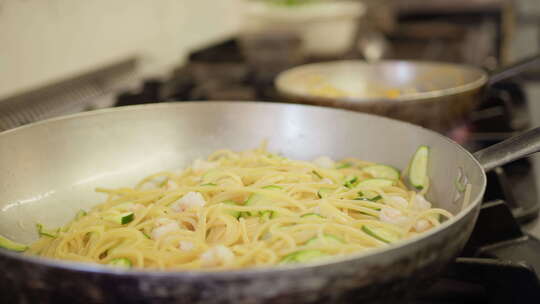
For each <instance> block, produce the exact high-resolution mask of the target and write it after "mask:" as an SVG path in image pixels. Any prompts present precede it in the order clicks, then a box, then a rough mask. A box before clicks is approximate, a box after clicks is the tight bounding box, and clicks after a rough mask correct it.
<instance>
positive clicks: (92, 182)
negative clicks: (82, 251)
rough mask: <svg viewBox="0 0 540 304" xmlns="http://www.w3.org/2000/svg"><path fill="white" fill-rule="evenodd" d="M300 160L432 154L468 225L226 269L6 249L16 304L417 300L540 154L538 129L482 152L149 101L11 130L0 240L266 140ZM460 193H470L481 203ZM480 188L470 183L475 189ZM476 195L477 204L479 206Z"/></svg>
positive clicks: (401, 129) (370, 123)
mask: <svg viewBox="0 0 540 304" xmlns="http://www.w3.org/2000/svg"><path fill="white" fill-rule="evenodd" d="M263 139H268V140H269V149H270V150H272V151H275V152H280V153H283V154H284V155H285V156H288V157H291V158H295V159H306V160H309V159H312V158H314V157H316V156H319V155H328V156H330V157H332V158H334V159H339V158H342V157H346V156H356V157H359V158H362V159H366V160H371V161H375V162H382V163H386V164H389V165H393V166H396V167H398V168H404V167H405V166H406V165H407V164H408V162H409V159H410V157H411V155H412V154H413V153H414V151H415V150H416V148H417V147H418V146H419V145H429V146H430V147H431V151H432V152H431V155H432V157H431V158H430V163H429V176H430V178H431V185H432V186H431V187H430V191H429V193H428V194H427V197H428V198H429V199H430V200H431V201H432V202H434V204H435V205H436V206H439V207H442V208H445V209H447V210H449V211H451V212H452V213H454V214H455V215H456V216H455V217H454V218H452V219H450V220H448V221H446V222H444V223H442V224H441V225H440V226H439V227H437V228H434V229H432V230H430V231H428V232H427V233H425V234H422V235H421V236H419V237H415V238H413V239H410V240H406V241H402V242H399V243H396V244H393V245H390V246H388V247H387V248H382V249H377V250H374V251H372V252H369V253H360V254H356V255H351V256H348V257H343V258H337V259H335V260H331V261H321V262H318V263H313V264H306V265H298V266H278V267H271V268H258V269H246V270H234V271H223V272H203V271H182V272H167V271H152V270H121V269H111V268H110V267H109V268H107V267H104V266H100V265H93V264H82V263H74V262H66V261H57V260H51V259H44V258H38V257H32V256H26V255H22V254H19V253H15V252H11V251H7V250H0V302H2V303H53V302H54V303H58V302H59V301H60V303H64V302H69V303H120V302H129V303H295V304H297V303H331V302H347V303H349V302H352V301H353V300H354V301H361V300H365V301H370V303H371V302H377V301H379V302H384V301H386V300H388V301H391V300H389V299H388V297H389V296H391V295H401V294H403V292H409V291H414V290H415V289H416V288H418V287H417V284H420V282H423V281H425V280H426V279H429V278H431V277H432V276H434V275H436V274H437V273H439V272H440V271H441V270H442V269H443V268H444V267H445V265H447V264H448V263H449V262H450V261H451V260H452V259H453V258H454V257H455V256H456V255H457V254H458V253H459V252H460V250H461V249H462V247H463V246H464V244H465V242H466V241H467V239H468V238H469V235H470V233H471V230H472V229H473V226H474V223H475V220H476V218H477V215H478V212H479V207H480V201H481V199H482V195H483V194H484V189H485V186H486V176H485V174H484V170H489V169H491V168H493V167H495V166H498V165H500V164H503V163H506V162H509V161H511V160H513V159H516V158H518V157H522V156H524V155H527V154H529V153H533V152H536V151H538V150H539V149H540V130H539V129H535V130H533V131H530V132H528V133H525V134H523V135H521V136H519V137H515V138H512V139H511V140H510V141H506V142H503V143H501V144H498V145H495V146H493V147H491V148H488V149H486V150H483V151H481V152H478V153H476V154H475V155H474V156H473V155H471V154H470V153H469V152H467V151H466V150H465V149H463V148H462V147H461V146H459V145H457V144H456V143H454V142H452V141H451V140H449V139H447V138H445V137H443V136H441V135H439V134H437V133H435V132H433V131H429V130H427V129H423V128H421V127H418V126H415V125H412V124H409V123H404V122H399V121H396V120H391V119H388V118H384V117H378V116H373V115H369V114H363V113H356V112H352V111H345V110H337V109H328V108H321V107H313V106H305V105H293V104H271V103H256V102H245V103H243V102H204V103H189V102H187V103H171V104H158V105H144V106H133V107H123V108H115V109H107V110H101V111H94V112H87V113H83V114H77V115H72V116H66V117H63V118H58V119H52V120H47V121H43V122H39V123H35V124H32V125H28V126H24V127H20V128H17V129H13V130H10V131H6V132H4V133H1V134H0V168H2V170H0V180H1V181H2V182H1V183H0V234H2V235H4V236H6V237H9V238H12V239H14V240H16V241H19V242H24V243H28V242H31V241H33V240H35V239H36V237H37V236H36V232H35V228H34V224H35V222H40V223H43V224H44V225H46V226H49V227H54V226H55V225H61V224H63V223H66V222H67V221H68V220H69V219H71V218H73V216H74V214H75V213H76V211H78V210H79V209H81V208H89V207H90V206H92V205H94V204H96V203H98V202H99V201H101V200H102V199H103V197H101V196H100V195H99V194H96V193H95V192H94V191H93V189H94V188H95V187H97V186H106V187H119V186H128V185H132V184H133V183H134V182H135V181H136V180H138V179H140V178H142V177H144V176H146V175H148V174H150V173H152V172H156V171H160V170H163V169H175V168H181V167H183V166H185V165H187V164H188V163H190V162H191V161H192V160H193V159H195V158H196V157H200V156H203V155H208V154H209V153H210V152H212V151H214V150H216V149H220V148H230V149H234V150H243V149H250V148H253V147H255V146H257V145H258V144H259V143H260V141H261V140H263ZM459 185H461V186H464V185H470V193H469V195H467V194H466V193H468V192H467V191H465V192H462V190H463V189H462V187H459ZM467 188H468V187H467ZM467 196H468V198H467Z"/></svg>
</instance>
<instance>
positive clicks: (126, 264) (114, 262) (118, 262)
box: [107, 258, 133, 268]
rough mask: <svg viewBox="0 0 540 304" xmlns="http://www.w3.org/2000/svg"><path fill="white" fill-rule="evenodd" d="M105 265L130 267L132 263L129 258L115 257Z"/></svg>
mask: <svg viewBox="0 0 540 304" xmlns="http://www.w3.org/2000/svg"><path fill="white" fill-rule="evenodd" d="M107 265H111V266H115V267H121V268H131V267H132V266H133V264H132V263H131V261H130V260H129V259H126V258H116V259H112V260H111V261H110V262H109V263H107Z"/></svg>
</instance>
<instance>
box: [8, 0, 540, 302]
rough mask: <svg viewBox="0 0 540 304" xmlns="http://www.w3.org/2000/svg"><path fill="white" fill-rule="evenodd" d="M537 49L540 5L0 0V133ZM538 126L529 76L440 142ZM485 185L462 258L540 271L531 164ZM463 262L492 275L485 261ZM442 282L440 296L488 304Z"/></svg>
mask: <svg viewBox="0 0 540 304" xmlns="http://www.w3.org/2000/svg"><path fill="white" fill-rule="evenodd" d="M539 45H540V1H539V0H452V1H448V0H359V1H330V0H328V1H324V0H321V1H317V0H267V1H264V0H261V1H255V0H253V1H248V0H159V1H154V0H114V1H111V0H93V1H84V0H0V131H3V130H8V129H12V128H15V127H18V126H21V125H24V124H28V123H31V122H34V121H38V120H42V119H46V118H51V117H55V116H59V115H64V114H70V113H77V112H82V111H87V110H93V109H99V108H108V107H117V106H126V105H136V104H145V103H157V102H165V101H187V100H194V101H204V100H245V101H250V100H251V101H253V100H261V101H277V102H285V101H287V100H286V99H285V98H283V96H282V95H280V94H279V93H278V92H277V90H276V88H275V86H274V80H275V77H276V76H277V75H278V74H279V73H280V72H282V71H284V70H286V69H288V68H292V67H294V66H298V65H301V64H305V63H312V62H320V61H329V60H339V59H359V60H366V61H377V60H384V59H417V60H430V61H443V62H453V63H464V64H469V65H473V66H477V67H480V68H482V69H485V70H488V71H493V70H496V69H497V68H499V67H501V66H504V65H507V64H510V63H512V62H515V61H516V60H519V59H522V58H525V57H527V56H530V55H533V54H536V53H537V52H539ZM289 101H290V100H289ZM536 126H540V68H538V67H535V68H531V69H529V70H528V71H527V72H525V73H523V74H521V75H519V76H517V77H514V78H512V79H509V80H507V81H504V82H503V83H500V84H497V85H496V86H495V87H494V88H492V90H490V94H489V96H486V97H485V98H484V99H483V100H482V102H481V104H480V106H479V107H478V108H477V109H475V110H474V111H473V112H472V115H471V116H470V118H469V119H468V120H467V121H464V122H462V123H461V124H460V125H457V126H455V127H453V128H451V129H448V130H443V132H442V133H443V134H445V135H447V136H449V137H451V138H453V139H454V140H456V141H458V142H459V143H461V144H463V145H464V146H465V147H466V148H467V149H469V150H471V151H475V150H478V149H480V148H482V147H485V146H487V145H491V144H494V143H496V142H499V141H501V140H503V139H505V138H508V137H510V136H512V135H515V134H517V133H520V132H523V131H524V130H526V129H528V128H532V127H536ZM439 131H440V130H439ZM488 178H489V187H488V190H487V194H486V198H485V200H486V204H485V207H486V208H485V209H487V210H488V211H485V212H484V211H483V212H482V213H481V217H480V219H479V225H478V227H479V228H478V229H479V231H475V234H473V240H472V241H471V243H473V245H475V246H476V247H474V246H473V247H474V248H473V247H470V248H469V249H468V250H469V251H467V250H466V251H465V252H464V255H465V256H490V257H495V258H498V260H497V261H496V263H499V262H500V263H503V264H504V263H506V262H505V261H508V260H512V261H513V260H519V261H523V260H525V261H526V262H527V263H528V265H533V266H534V268H536V271H537V273H538V271H539V269H540V259H539V258H538V251H539V250H540V246H539V244H540V242H538V241H535V242H536V243H533V245H528V244H529V243H526V241H527V238H528V234H527V233H530V234H531V235H533V236H536V237H540V221H539V220H538V212H539V208H540V197H539V195H538V193H539V191H538V189H540V156H536V157H532V158H530V159H528V160H523V161H517V162H515V163H513V164H511V165H508V166H504V167H502V168H497V169H496V170H495V171H494V172H491V173H490V174H489V175H488ZM497 202H498V203H497ZM501 202H502V203H501ZM499 203H501V204H499ZM501 206H502V207H501ZM500 208H502V209H500ZM501 210H502V211H501ZM505 210H507V211H509V212H506V211H505ZM501 212H502V213H501ZM505 212H506V213H508V214H510V218H509V219H507V220H504V219H503V218H504V214H506V213H505ZM486 222H487V223H488V224H485V223H486ZM489 223H492V224H489ZM493 223H497V225H495V226H494V225H493ZM516 223H519V226H517V224H516ZM486 227H487V228H486ZM494 227H498V228H497V229H499V230H497V229H495V228H494ZM516 227H517V228H516ZM495 230H497V231H496V232H494V231H495ZM494 234H495V235H496V237H494ZM486 235H487V236H486ZM486 240H488V241H486ZM533 240H534V238H533ZM494 244H497V246H494ZM525 244H527V245H525ZM484 245H489V246H491V247H489V246H488V247H489V249H485V248H487V247H485V246H484ZM482 246H484V247H485V248H484V247H482ZM471 248H472V249H471ZM479 248H480V249H479ZM482 248H484V249H485V250H484V249H482ZM524 248H525V249H524ZM527 248H528V249H527ZM531 248H536V249H531ZM473 252H476V253H473ZM478 252H483V254H478ZM524 256H525V257H524ZM496 263H495V264H496ZM466 264H467V267H470V268H467V269H470V270H471V271H472V272H471V273H474V274H475V275H476V274H478V273H480V272H478V271H479V270H478V269H482V271H484V272H482V273H483V275H484V276H485V277H486V278H488V277H489V278H491V275H490V274H489V273H490V272H485V271H486V269H487V268H485V264H482V265H481V267H480V268H478V267H477V266H478V265H479V264H474V263H466ZM456 265H458V266H459V267H464V266H463V265H464V264H463V263H461V264H459V263H458V264H456ZM471 265H472V266H471ZM474 265H476V266H474ZM504 265H508V263H506V264H504ZM519 265H521V266H517V268H518V271H517V272H516V271H514V270H515V269H513V268H512V269H513V270H512V271H514V272H513V273H514V274H515V273H520V274H524V275H523V276H521V277H510V276H507V275H506V272H504V271H503V270H501V268H494V269H495V270H494V273H504V274H505V275H504V276H503V278H504V282H505V286H506V289H504V290H507V289H508V290H510V291H508V292H509V294H510V295H516V294H520V295H524V294H525V295H528V294H527V291H523V290H520V288H523V286H527V285H526V284H525V283H523V282H524V281H523V280H525V281H526V280H527V274H528V273H529V272H527V270H524V269H525V268H526V267H525V268H523V269H522V268H520V267H522V264H519ZM523 265H525V264H523ZM473 266H474V267H473ZM505 267H506V266H505ZM460 269H462V268H460ZM490 269H491V268H490ZM527 269H529V270H530V268H527ZM462 270H463V269H462ZM520 271H521V272H520ZM533 273H534V272H533ZM533 276H534V274H533ZM493 278H495V281H497V279H496V278H497V277H496V276H494V277H493ZM523 278H525V279H523ZM497 282H498V281H497ZM507 282H514V283H515V284H509V285H508V283H507ZM444 286H445V287H444V288H446V289H444V288H443V289H444V292H443V294H445V295H447V294H449V293H451V294H453V295H454V296H455V295H456V294H458V295H461V294H467V295H468V296H469V298H468V299H469V300H471V297H472V299H473V300H472V302H470V303H484V302H482V301H480V300H478V298H475V297H477V296H478V293H475V291H474V292H472V291H471V290H469V289H466V288H465V289H464V287H460V288H458V289H456V288H455V287H452V286H453V285H452V286H451V287H448V286H447V285H444ZM448 288H450V289H448ZM516 288H517V289H516ZM501 290H503V289H501ZM445 297H446V296H445ZM474 299H476V300H474ZM462 300H463V299H462V298H458V301H456V302H459V303H465V302H467V301H462ZM477 300H478V301H477ZM518 302H519V301H518ZM430 303H431V302H430ZM444 303H447V302H444ZM448 303H450V302H448ZM467 303H468V302H467ZM486 303H487V302H486ZM489 303H495V302H489Z"/></svg>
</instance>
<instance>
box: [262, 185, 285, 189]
mask: <svg viewBox="0 0 540 304" xmlns="http://www.w3.org/2000/svg"><path fill="white" fill-rule="evenodd" d="M262 189H268V190H282V189H283V187H280V186H277V185H270V186H265V187H262Z"/></svg>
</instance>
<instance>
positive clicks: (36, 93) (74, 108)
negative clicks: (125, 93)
mask: <svg viewBox="0 0 540 304" xmlns="http://www.w3.org/2000/svg"><path fill="white" fill-rule="evenodd" d="M136 65H137V57H128V58H126V59H123V60H120V61H117V62H114V63H112V64H110V65H108V66H105V67H99V68H97V69H94V70H92V71H89V72H87V73H84V74H82V75H78V76H76V77H73V78H70V79H65V80H61V81H59V82H56V83H54V84H50V85H47V86H44V87H41V88H38V89H35V90H32V91H29V92H25V93H23V94H20V95H16V96H12V97H9V98H7V99H3V100H0V131H4V130H8V129H11V128H15V127H18V126H21V125H24V124H28V123H32V122H35V121H39V120H43V119H47V118H51V117H57V116H61V115H67V114H72V113H77V112H81V111H85V110H88V109H91V108H94V109H95V108H97V107H104V106H111V105H112V102H106V103H105V104H104V105H102V103H103V101H107V100H106V98H107V96H106V95H107V94H112V93H116V91H118V90H119V89H121V88H125V87H126V86H127V85H128V83H130V82H134V80H135V79H134V78H135V68H136Z"/></svg>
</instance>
